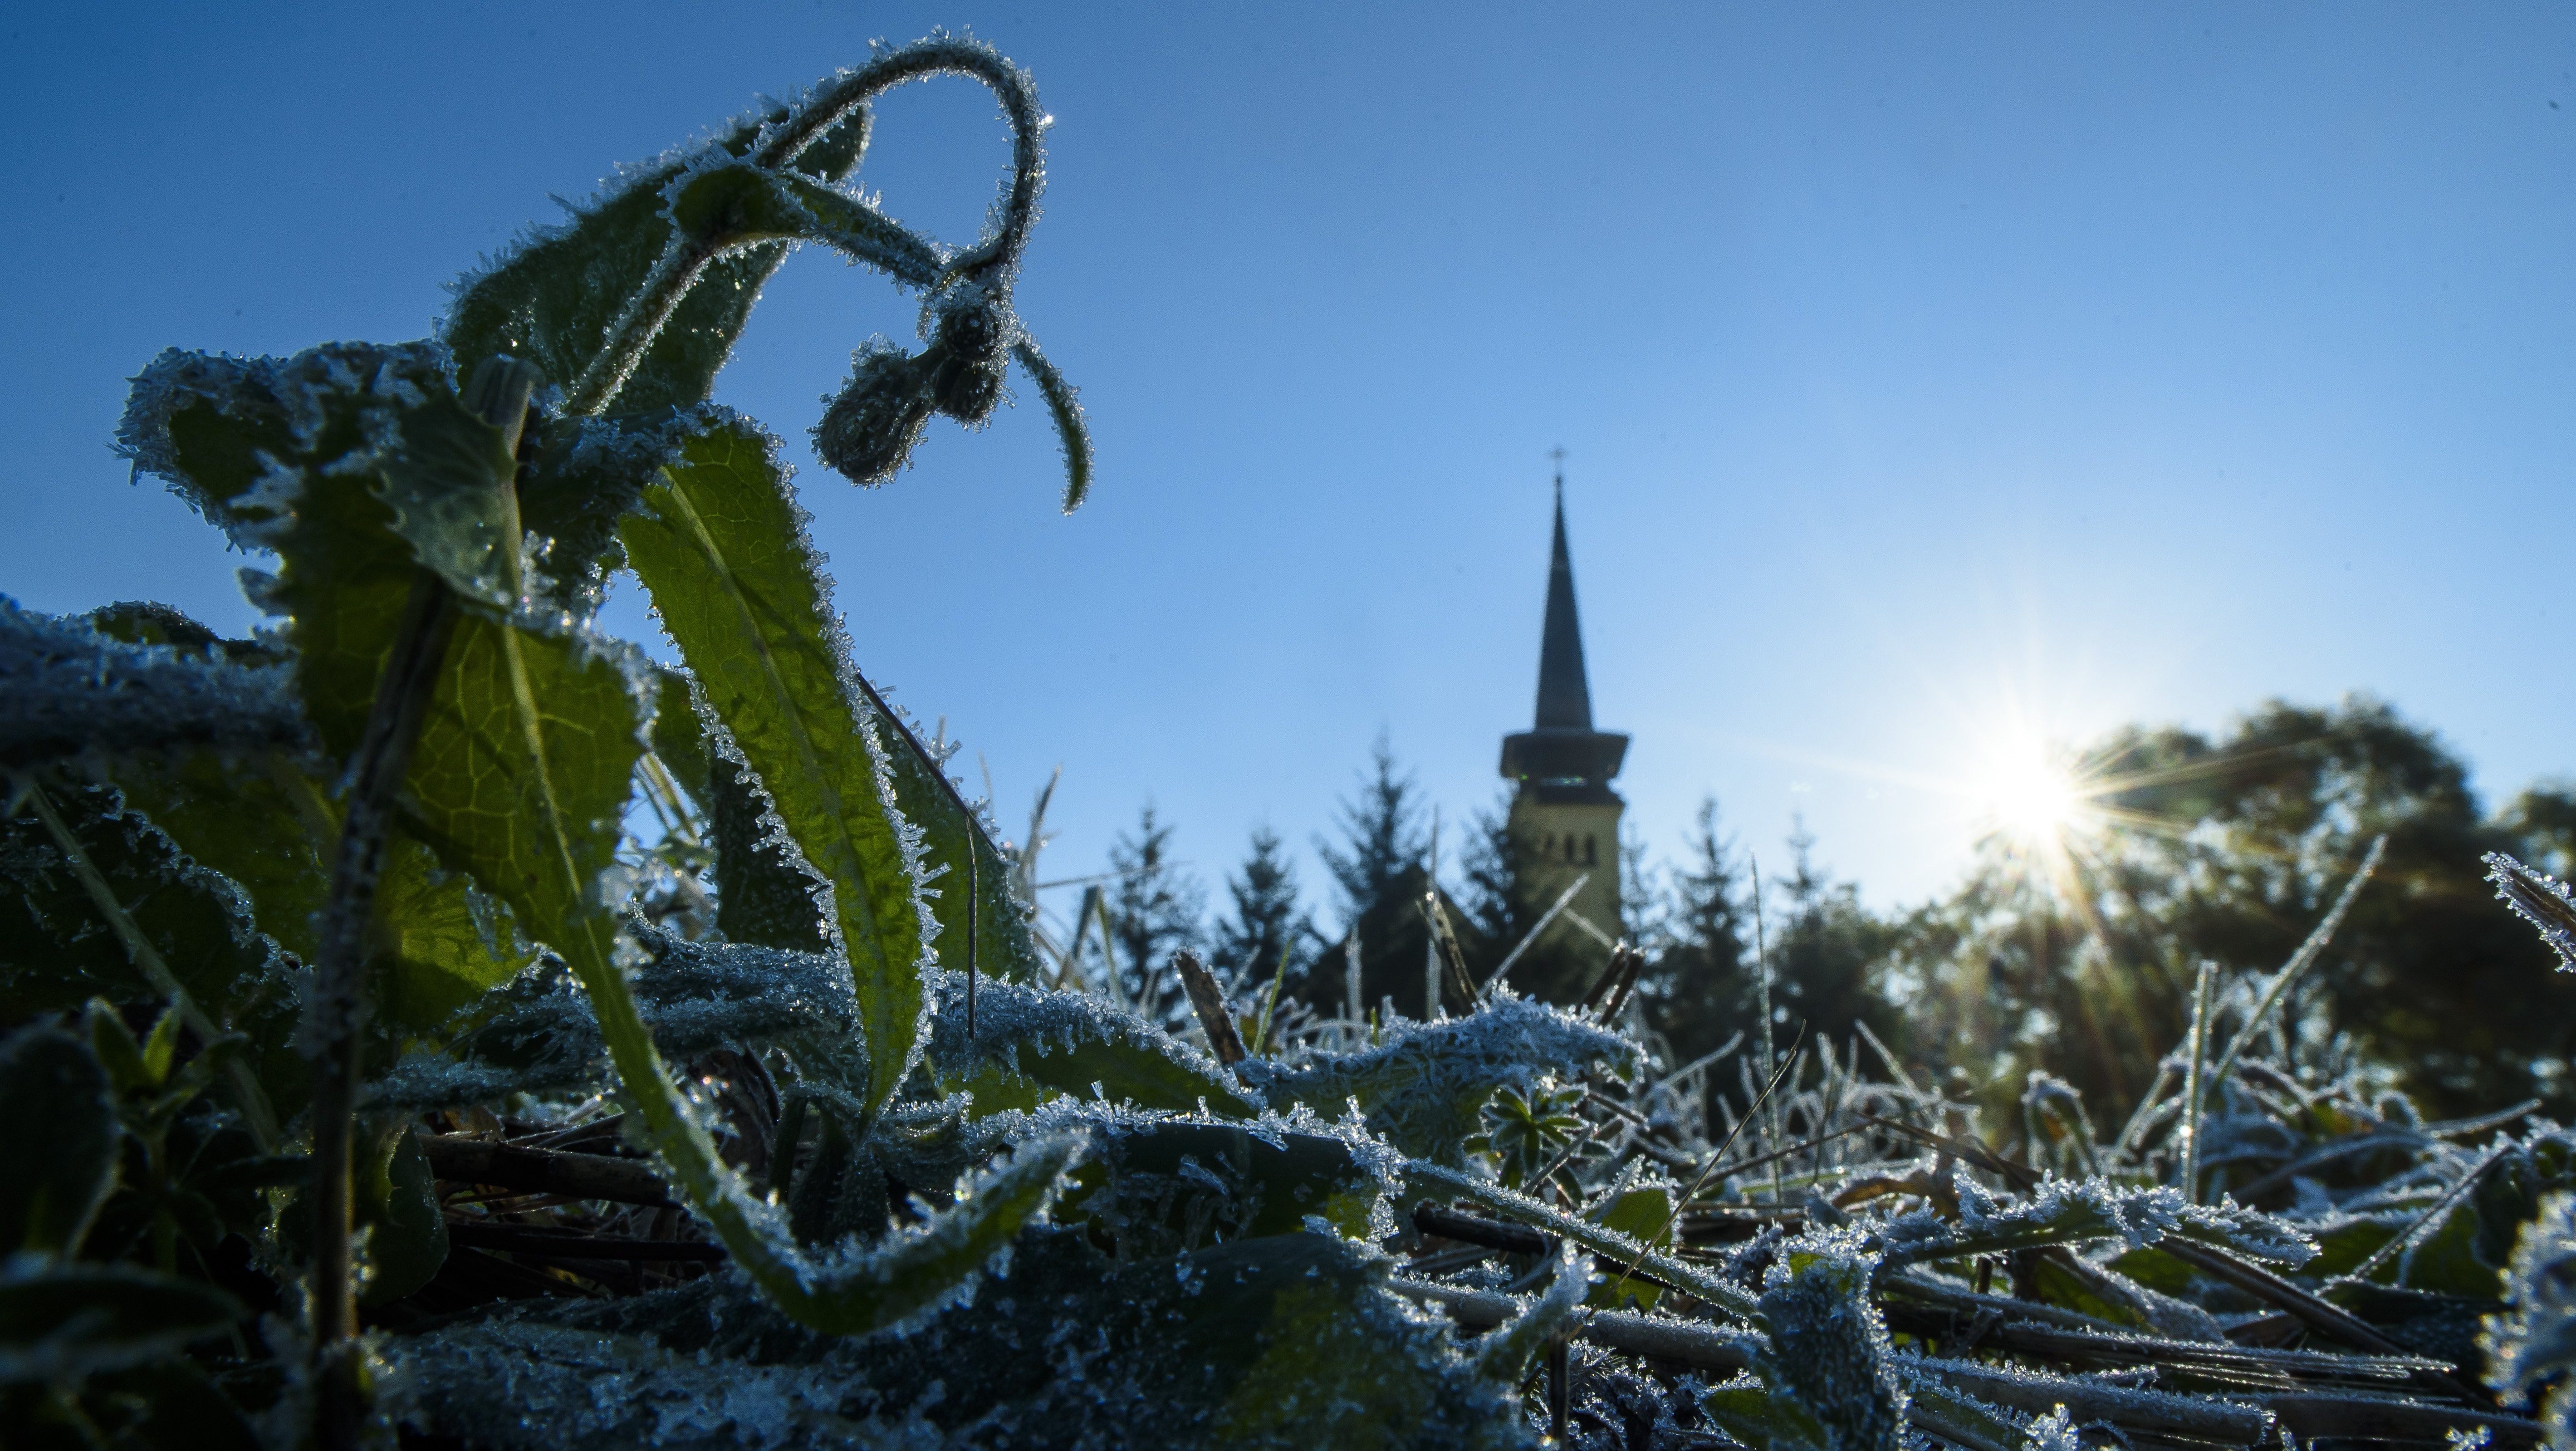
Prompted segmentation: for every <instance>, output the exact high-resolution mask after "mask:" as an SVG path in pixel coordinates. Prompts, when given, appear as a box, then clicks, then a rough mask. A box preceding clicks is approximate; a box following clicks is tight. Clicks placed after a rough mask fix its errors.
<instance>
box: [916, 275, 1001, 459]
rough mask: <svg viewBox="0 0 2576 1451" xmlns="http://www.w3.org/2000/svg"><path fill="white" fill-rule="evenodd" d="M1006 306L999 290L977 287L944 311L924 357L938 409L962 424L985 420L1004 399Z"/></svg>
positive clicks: (932, 394) (940, 314)
mask: <svg viewBox="0 0 2576 1451" xmlns="http://www.w3.org/2000/svg"><path fill="white" fill-rule="evenodd" d="M1008 306H1009V304H1008V302H1007V301H1006V300H1005V299H1004V298H1003V297H1002V295H1001V293H1000V291H999V289H998V288H986V287H978V288H972V289H968V290H967V291H966V295H965V296H962V297H960V298H959V299H958V300H957V301H956V302H954V303H952V304H951V305H949V306H947V307H944V308H942V309H940V313H939V325H938V327H937V329H936V330H935V331H934V332H933V333H932V335H931V341H930V350H929V351H928V352H927V353H924V354H923V355H922V358H923V361H924V362H926V363H928V364H929V365H930V391H931V396H932V397H933V398H934V399H935V400H936V401H937V403H938V406H939V411H940V412H942V413H945V414H947V415H948V416H949V417H951V418H954V419H956V420H957V421H958V422H960V423H964V424H970V425H971V424H978V423H982V422H983V421H984V420H985V419H987V418H990V417H992V416H993V405H994V404H995V403H996V402H998V401H999V400H1000V399H1001V396H1002V363H1003V358H1002V353H1003V346H1004V344H1005V343H1006V342H1008V340H1009V335H1010V322H1009V318H1008V316H1007V309H1008Z"/></svg>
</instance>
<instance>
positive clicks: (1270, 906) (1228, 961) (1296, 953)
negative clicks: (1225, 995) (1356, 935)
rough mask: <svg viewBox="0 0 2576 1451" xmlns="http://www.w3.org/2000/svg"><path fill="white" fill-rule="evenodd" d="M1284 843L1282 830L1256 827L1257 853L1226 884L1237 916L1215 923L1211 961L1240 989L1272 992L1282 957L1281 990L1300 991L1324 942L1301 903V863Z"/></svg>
mask: <svg viewBox="0 0 2576 1451" xmlns="http://www.w3.org/2000/svg"><path fill="white" fill-rule="evenodd" d="M1280 846H1281V842H1280V840H1279V834H1278V833H1277V832H1275V831H1272V830H1271V829H1270V828H1268V827H1266V826H1265V827H1261V828H1259V829H1258V830H1256V831H1254V832H1253V833H1252V855H1250V856H1249V857H1246V858H1244V862H1243V870H1242V871H1240V872H1238V873H1237V874H1235V875H1234V876H1233V877H1231V878H1229V879H1227V881H1226V884H1225V889H1226V894H1227V895H1228V896H1230V897H1232V898H1233V899H1234V915H1233V917H1232V918H1231V919H1229V920H1225V921H1220V922H1218V923H1217V924H1216V939H1215V943H1214V945H1213V948H1212V951H1211V953H1210V956H1211V958H1212V961H1211V963H1210V965H1211V966H1212V967H1214V968H1215V969H1216V971H1217V973H1218V975H1219V976H1220V977H1221V978H1223V979H1225V980H1227V981H1229V982H1230V983H1232V984H1233V986H1234V988H1235V990H1236V991H1267V990H1268V987H1269V984H1270V980H1271V977H1272V976H1273V975H1274V974H1277V973H1279V972H1280V971H1281V966H1280V963H1281V960H1282V959H1283V958H1284V959H1285V960H1286V963H1287V967H1286V977H1287V981H1286V985H1285V986H1284V987H1283V988H1282V989H1281V991H1282V992H1297V991H1300V990H1301V989H1303V988H1304V987H1305V986H1306V977H1307V973H1308V969H1309V968H1311V967H1312V966H1313V964H1314V962H1315V955H1316V949H1317V948H1318V946H1319V945H1320V944H1321V941H1322V934H1320V933H1318V932H1317V931H1316V930H1315V922H1314V918H1313V917H1311V916H1309V915H1308V914H1307V913H1306V911H1305V910H1304V909H1303V908H1302V907H1300V906H1299V905H1298V901H1297V868H1296V865H1295V864H1294V863H1292V862H1290V861H1289V860H1288V858H1287V857H1286V856H1285V855H1284V854H1282V852H1281V851H1280Z"/></svg>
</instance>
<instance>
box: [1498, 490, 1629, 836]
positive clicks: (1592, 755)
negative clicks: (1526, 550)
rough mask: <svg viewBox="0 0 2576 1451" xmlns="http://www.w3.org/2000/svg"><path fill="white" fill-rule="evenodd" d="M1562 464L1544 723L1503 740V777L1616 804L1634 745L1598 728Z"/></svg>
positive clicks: (1543, 636) (1541, 652)
mask: <svg viewBox="0 0 2576 1451" xmlns="http://www.w3.org/2000/svg"><path fill="white" fill-rule="evenodd" d="M1555 457H1556V459H1557V466H1556V537H1555V539H1554V540H1553V541H1552V543H1551V545H1550V548H1549V550H1548V565H1547V623H1546V625H1545V626H1544V627H1543V628H1542V629H1541V631H1540V634H1539V649H1538V719H1537V720H1535V721H1534V722H1532V723H1531V728H1530V729H1528V730H1526V731H1522V732H1520V733H1519V734H1517V735H1511V736H1506V737H1504V738H1503V775H1504V776H1506V777H1508V778H1510V779H1511V780H1514V781H1518V782H1520V783H1522V785H1523V786H1524V787H1527V788H1536V789H1538V790H1541V791H1544V792H1547V793H1549V794H1550V795H1551V796H1552V797H1564V798H1565V799H1567V800H1572V799H1576V797H1580V798H1581V799H1584V800H1590V801H1595V802H1616V801H1617V800H1618V799H1619V798H1618V797H1617V796H1616V795H1614V794H1612V793H1611V791H1610V778H1611V777H1613V776H1616V775H1618V774H1619V762H1620V759H1621V757H1623V756H1625V755H1626V754H1627V751H1628V738H1627V737H1626V736H1623V735H1618V734H1615V733H1613V732H1609V731H1601V730H1595V729H1593V726H1592V683H1591V680H1590V679H1589V678H1588V676H1587V675H1586V673H1585V671H1584V668H1583V624H1582V621H1581V619H1580V618H1579V617H1578V616H1577V615H1576V613H1575V609H1574V558H1573V554H1572V552H1571V551H1570V550H1568V549H1567V548H1566V544H1565V462H1564V460H1565V450H1563V449H1558V450H1557V451H1556V454H1555ZM1569 792H1570V793H1574V795H1573V796H1567V795H1566V793H1569Z"/></svg>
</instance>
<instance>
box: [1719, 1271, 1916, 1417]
mask: <svg viewBox="0 0 2576 1451" xmlns="http://www.w3.org/2000/svg"><path fill="white" fill-rule="evenodd" d="M1856 1239H1857V1236H1856V1235H1847V1236H1839V1237H1838V1236H1825V1235H1809V1236H1806V1237H1805V1238H1804V1239H1803V1240H1795V1241H1791V1242H1790V1243H1788V1244H1786V1245H1783V1246H1782V1247H1781V1250H1780V1257H1779V1260H1778V1262H1777V1264H1776V1265H1775V1266H1774V1268H1773V1269H1772V1271H1771V1274H1770V1285H1769V1287H1768V1288H1767V1289H1765V1290H1764V1291H1763V1294H1762V1300H1761V1303H1760V1305H1759V1306H1758V1307H1757V1308H1756V1310H1755V1312H1754V1323H1755V1324H1756V1325H1757V1326H1759V1327H1760V1328H1761V1329H1762V1331H1763V1332H1764V1334H1765V1335H1766V1337H1767V1339H1766V1341H1765V1342H1764V1343H1763V1344H1762V1346H1761V1348H1760V1349H1758V1350H1757V1351H1756V1352H1755V1355H1754V1368H1755V1370H1756V1371H1757V1372H1758V1373H1759V1374H1760V1375H1761V1377H1762V1383H1763V1384H1764V1385H1766V1386H1768V1387H1769V1388H1770V1391H1771V1406H1772V1435H1771V1441H1770V1444H1771V1446H1772V1447H1773V1448H1774V1451H1895V1448H1896V1447H1897V1446H1898V1445H1899V1444H1900V1442H1901V1441H1902V1439H1903V1436H1904V1430H1905V1408H1906V1395H1905V1392H1904V1390H1903V1389H1902V1388H1901V1387H1900V1386H1899V1384H1898V1382H1897V1375H1896V1368H1895V1366H1894V1364H1893V1360H1894V1357H1893V1356H1892V1355H1891V1353H1890V1350H1889V1346H1888V1340H1887V1327H1886V1324H1885V1323H1884V1322H1883V1321H1882V1320H1881V1319H1880V1318H1879V1314H1878V1307H1877V1306H1876V1305H1874V1304H1872V1303H1871V1301H1870V1298H1869V1282H1870V1271H1871V1261H1870V1257H1869V1256H1868V1255H1867V1254H1865V1253H1863V1252H1861V1251H1860V1250H1859V1249H1858V1248H1857V1247H1856V1245H1855V1244H1854V1243H1851V1242H1848V1241H1851V1240H1856Z"/></svg>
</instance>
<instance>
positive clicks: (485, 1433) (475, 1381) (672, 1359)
mask: <svg viewBox="0 0 2576 1451" xmlns="http://www.w3.org/2000/svg"><path fill="white" fill-rule="evenodd" d="M1384 1269H1385V1261H1384V1260H1383V1259H1382V1258H1381V1257H1378V1256H1376V1255H1375V1254H1374V1253H1373V1252H1371V1251H1369V1250H1367V1249H1366V1248H1364V1247H1361V1246H1355V1245H1351V1244H1349V1243H1347V1242H1344V1241H1341V1240H1338V1239H1335V1238H1333V1237H1330V1236H1325V1235H1311V1234H1286V1235H1275V1236H1270V1237H1267V1238H1262V1239H1253V1240H1244V1241H1240V1242H1236V1243H1228V1244H1222V1245H1216V1246H1212V1247H1210V1248H1208V1249H1204V1250H1200V1251H1196V1252H1194V1253H1191V1254H1187V1255H1183V1256H1181V1257H1179V1258H1178V1259H1161V1258H1158V1259H1154V1260H1150V1261H1146V1262H1142V1263H1137V1264H1132V1265H1118V1264H1115V1263H1113V1262H1110V1261H1108V1260H1107V1259H1106V1258H1105V1257H1104V1256H1102V1255H1100V1254H1099V1253H1098V1252H1097V1251H1095V1250H1093V1249H1092V1248H1091V1247H1090V1246H1089V1244H1088V1243H1087V1241H1086V1238H1085V1236H1083V1235H1081V1234H1079V1233H1072V1232H1065V1231H1047V1230H1036V1231H1031V1232H1028V1233H1024V1234H1023V1235H1022V1236H1021V1238H1020V1240H1019V1242H1018V1243H1017V1244H1016V1245H1015V1246H1014V1247H1013V1250H1012V1254H1011V1260H1010V1267H1009V1272H1008V1274H1007V1276H1006V1277H1004V1276H1000V1275H998V1274H997V1275H996V1276H995V1277H994V1278H993V1279H991V1280H989V1281H988V1282H987V1283H986V1284H985V1286H984V1287H983V1288H982V1289H981V1290H979V1291H978V1292H977V1294H976V1295H975V1296H974V1298H973V1299H972V1301H971V1302H969V1303H964V1304H960V1305H957V1306H954V1307H951V1308H949V1309H947V1310H945V1311H944V1312H942V1313H939V1314H937V1315H934V1316H930V1317H926V1318H924V1319H923V1320H921V1321H920V1322H918V1323H917V1324H915V1325H913V1326H910V1327H908V1328H907V1329H906V1331H905V1333H903V1334H900V1335H894V1334H888V1335H879V1336H876V1337H873V1338H869V1339H857V1338H840V1337H832V1336H824V1335H817V1334H814V1333H812V1332H808V1331H804V1330H801V1329H799V1328H798V1327H796V1326H795V1325H793V1324H789V1323H786V1322H785V1321H784V1318H783V1317H782V1316H780V1315H779V1314H777V1312H776V1311H774V1310H772V1309H771V1308H769V1307H768V1306H765V1305H762V1304H759V1303H758V1302H756V1301H754V1300H752V1299H751V1298H750V1297H749V1296H748V1295H746V1294H745V1293H744V1292H743V1291H742V1289H741V1288H740V1287H739V1285H738V1284H737V1283H734V1282H730V1281H728V1280H727V1279H724V1278H710V1279H708V1280H705V1281H701V1282H699V1283H698V1284H695V1285H692V1286H689V1287H687V1288H684V1289H681V1290H675V1291H667V1292H662V1293H658V1294H653V1295H647V1296H642V1297H637V1298H634V1299H627V1300H620V1301H612V1302H606V1303H596V1304H564V1303H558V1304H551V1305H534V1306H530V1307H527V1308H526V1309H524V1310H521V1311H519V1312H517V1313H506V1312H505V1313H504V1314H502V1315H496V1316H493V1317H491V1318H489V1319H486V1320H483V1321H481V1322H479V1323H472V1324H455V1325H449V1326H445V1327H442V1328H439V1329H436V1330H432V1331H430V1332H428V1333H426V1334H423V1335H420V1336H416V1337H404V1338H401V1339H399V1340H397V1341H395V1342H393V1344H392V1346H391V1347H390V1350H391V1353H392V1354H394V1355H396V1356H398V1357H400V1359H401V1362H402V1370H403V1372H404V1374H405V1377H406V1379H407V1380H408V1381H409V1382H410V1383H411V1384H413V1385H415V1386H417V1387H418V1391H419V1393H418V1395H417V1397H416V1398H415V1399H414V1401H413V1406H414V1410H413V1411H412V1416H413V1423H414V1424H415V1425H416V1426H417V1427H419V1428H420V1429H422V1430H425V1431H432V1432H435V1433H437V1434H441V1435H448V1436H455V1437H458V1438H460V1439H463V1440H465V1441H467V1442H469V1443H470V1444H473V1445H477V1446H489V1447H493V1448H503V1451H610V1448H614V1451H625V1448H628V1447H633V1446H638V1445H651V1444H663V1445H699V1444H721V1445H723V1446H726V1447H737V1448H744V1451H788V1448H809V1447H810V1448H815V1451H823V1448H832V1447H846V1446H851V1445H920V1446H954V1447H960V1448H966V1447H973V1448H985V1451H1003V1448H1013V1447H1022V1446H1061V1447H1087V1448H1088V1447H1099V1448H1107V1447H1130V1446H1134V1447H1149V1446H1150V1447H1164V1446H1169V1447H1176V1448H1177V1447H1193V1448H1195V1447H1214V1448H1227V1447H1280V1448H1314V1447H1332V1448H1336V1451H1339V1448H1343V1447H1353V1448H1361V1451H1377V1448H1384V1451H1394V1448H1398V1447H1435V1446H1436V1447H1443V1448H1459V1451H1486V1448H1503V1447H1526V1446H1529V1445H1531V1444H1532V1438H1531V1437H1530V1436H1529V1434H1528V1433H1527V1432H1526V1431H1525V1430H1524V1429H1523V1428H1522V1426H1521V1424H1520V1417H1519V1415H1518V1414H1517V1412H1516V1410H1515V1409H1514V1407H1513V1405H1512V1403H1511V1401H1510V1400H1509V1399H1508V1398H1507V1397H1506V1395H1505V1394H1504V1393H1503V1392H1502V1391H1501V1390H1500V1389H1499V1388H1498V1387H1497V1386H1496V1385H1495V1383H1494V1382H1493V1381H1492V1380H1490V1379H1488V1378H1487V1377H1485V1376H1483V1375H1481V1374H1479V1373H1477V1371H1476V1370H1475V1368H1474V1366H1473V1364H1472V1362H1470V1361H1469V1360H1468V1359H1467V1357H1465V1356H1462V1355H1461V1354H1459V1353H1458V1351H1457V1350H1456V1349H1453V1348H1452V1347H1451V1345H1450V1344H1449V1342H1450V1338H1451V1337H1450V1332H1449V1331H1448V1329H1447V1328H1446V1327H1445V1326H1443V1325H1440V1324H1436V1323H1433V1322H1430V1321H1428V1320H1426V1319H1425V1318H1424V1317H1422V1316H1421V1315H1420V1314H1418V1313H1417V1312H1414V1311H1412V1310H1410V1309H1408V1308H1407V1307H1405V1306H1404V1305H1403V1304H1402V1303H1401V1302H1399V1301H1397V1300H1396V1299H1395V1297H1393V1296H1392V1295H1390V1294H1388V1293H1386V1292H1385V1291H1384V1290H1383V1289H1381V1288H1380V1287H1379V1279H1380V1276H1382V1274H1383V1273H1384Z"/></svg>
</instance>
